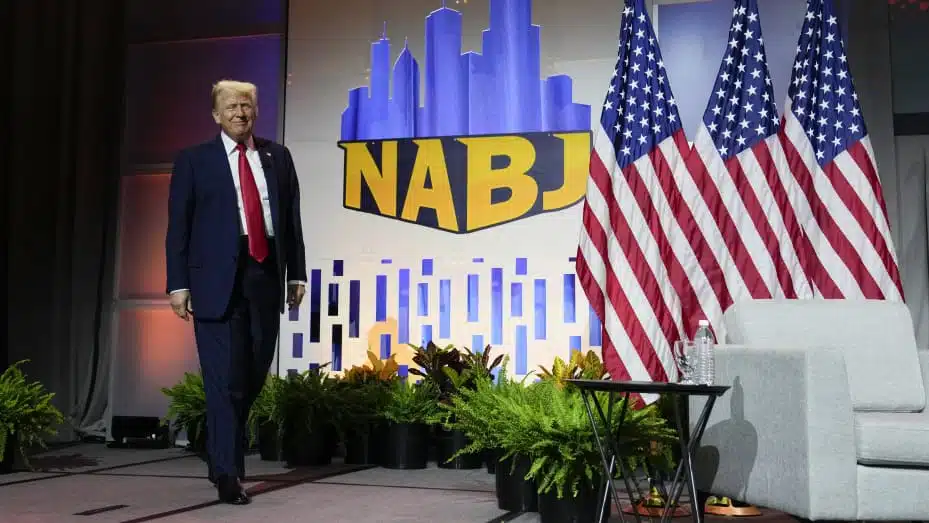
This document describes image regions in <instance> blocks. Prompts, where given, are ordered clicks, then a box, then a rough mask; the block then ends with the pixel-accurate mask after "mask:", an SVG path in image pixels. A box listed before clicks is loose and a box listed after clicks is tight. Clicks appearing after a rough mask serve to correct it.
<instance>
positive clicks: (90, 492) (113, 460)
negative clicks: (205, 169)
mask: <svg viewBox="0 0 929 523" xmlns="http://www.w3.org/2000/svg"><path fill="white" fill-rule="evenodd" d="M247 459H248V463H247V465H246V467H247V468H246V470H247V473H248V474H249V478H248V482H247V484H246V487H247V488H248V491H249V492H250V493H251V495H252V497H253V499H252V503H251V505H247V506H244V507H234V506H229V505H223V504H219V503H218V502H217V501H216V493H215V490H214V489H213V487H212V485H210V483H209V481H207V479H206V466H205V465H204V463H203V462H202V461H201V460H200V459H199V458H197V457H196V456H193V455H192V454H190V453H189V452H186V451H184V450H182V449H161V450H141V449H110V448H107V447H106V446H105V445H103V444H80V445H76V446H70V447H64V448H60V449H56V450H51V451H49V452H46V453H43V454H41V455H38V456H36V457H34V458H33V459H32V462H33V466H34V467H35V468H36V469H37V472H16V473H13V474H6V475H0V522H2V523H52V522H55V523H59V522H60V523H66V522H83V523H141V522H147V521H157V522H158V523H181V522H200V521H203V522H206V521H209V522H214V521H226V522H256V521H262V520H265V521H268V522H269V523H286V522H291V521H293V522H306V521H313V522H326V521H332V522H340V523H341V522H354V521H358V522H371V521H377V522H429V523H436V522H442V523H455V522H460V523H496V522H504V521H510V522H514V523H533V522H537V521H539V516H538V514H518V513H507V512H505V511H502V510H500V509H498V508H497V502H496V497H495V495H494V477H493V476H492V475H490V474H488V473H487V472H486V470H483V469H482V470H469V471H458V470H445V469H439V468H436V467H435V465H434V464H432V465H431V466H430V468H428V469H425V470H387V469H382V468H364V467H357V466H350V465H342V464H340V463H333V464H332V465H330V466H327V467H318V468H306V469H288V468H285V467H283V466H282V465H281V464H278V463H272V462H265V461H261V460H260V459H258V456H257V455H252V456H249V457H248V458H247ZM630 518H631V516H630ZM722 519H723V518H707V522H708V523H711V522H713V521H714V520H722ZM751 519H752V521H754V522H756V523H762V521H760V520H764V523H768V522H771V521H777V522H787V521H791V522H792V521H794V520H793V519H792V518H789V517H788V516H786V515H784V514H781V513H776V512H773V511H765V514H764V515H762V516H760V517H757V518H751ZM613 520H615V521H619V518H618V517H615V516H614V518H613ZM613 520H611V521H613ZM627 521H630V522H631V521H634V520H633V519H629V520H627ZM678 521H681V522H682V523H683V522H686V521H689V518H687V519H683V518H682V519H679V520H678Z"/></svg>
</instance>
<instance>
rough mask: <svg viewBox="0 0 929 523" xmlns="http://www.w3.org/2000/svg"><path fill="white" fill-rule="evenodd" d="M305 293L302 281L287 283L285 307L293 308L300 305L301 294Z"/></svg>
mask: <svg viewBox="0 0 929 523" xmlns="http://www.w3.org/2000/svg"><path fill="white" fill-rule="evenodd" d="M304 294H306V288H305V287H304V286H303V284H302V283H288V284H287V307H288V308H289V309H294V308H297V307H299V306H300V302H302V301H303V295H304Z"/></svg>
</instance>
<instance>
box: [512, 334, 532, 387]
mask: <svg viewBox="0 0 929 523" xmlns="http://www.w3.org/2000/svg"><path fill="white" fill-rule="evenodd" d="M528 338H529V333H528V329H527V328H526V326H525V325H517V326H516V362H515V363H516V365H515V368H514V369H513V371H514V372H515V373H516V374H520V375H522V374H526V365H527V364H528V362H527V361H526V357H527V354H526V347H527V346H528V345H529V339H528Z"/></svg>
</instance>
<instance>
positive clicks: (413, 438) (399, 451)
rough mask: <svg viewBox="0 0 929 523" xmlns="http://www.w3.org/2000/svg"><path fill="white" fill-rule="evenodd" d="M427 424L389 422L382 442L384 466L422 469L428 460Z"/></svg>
mask: <svg viewBox="0 0 929 523" xmlns="http://www.w3.org/2000/svg"><path fill="white" fill-rule="evenodd" d="M428 445H429V425H426V424H424V423H390V424H388V425H387V437H386V438H385V442H384V468H388V469H424V468H426V464H427V463H428V461H429V448H428Z"/></svg>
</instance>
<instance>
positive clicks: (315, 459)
mask: <svg viewBox="0 0 929 523" xmlns="http://www.w3.org/2000/svg"><path fill="white" fill-rule="evenodd" d="M335 444H336V437H335V431H333V430H331V429H327V428H323V427H319V428H317V430H315V431H313V432H312V433H309V432H307V431H306V430H291V431H285V432H284V435H283V437H282V438H281V455H282V457H283V458H284V461H286V462H287V464H288V465H289V466H291V467H319V466H323V465H329V464H330V463H332V454H333V453H334V452H335Z"/></svg>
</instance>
